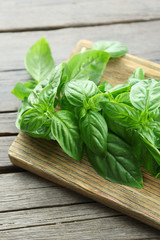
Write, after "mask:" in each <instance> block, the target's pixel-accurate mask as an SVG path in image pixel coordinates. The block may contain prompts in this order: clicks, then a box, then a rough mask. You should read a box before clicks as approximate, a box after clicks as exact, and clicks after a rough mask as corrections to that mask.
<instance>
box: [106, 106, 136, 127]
mask: <svg viewBox="0 0 160 240" xmlns="http://www.w3.org/2000/svg"><path fill="white" fill-rule="evenodd" d="M101 105H102V107H103V110H104V113H105V114H106V115H107V116H109V117H110V118H112V119H119V121H120V123H121V124H122V125H123V126H125V127H137V126H139V123H140V113H139V112H138V111H136V110H135V109H134V108H132V107H130V106H128V105H126V104H124V103H117V102H106V103H101Z"/></svg>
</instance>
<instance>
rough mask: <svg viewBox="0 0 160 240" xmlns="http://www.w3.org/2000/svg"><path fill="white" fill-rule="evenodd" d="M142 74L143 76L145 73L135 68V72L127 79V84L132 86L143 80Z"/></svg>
mask: <svg viewBox="0 0 160 240" xmlns="http://www.w3.org/2000/svg"><path fill="white" fill-rule="evenodd" d="M144 74H145V72H144V70H143V69H142V68H141V67H139V68H136V70H135V71H134V72H133V74H132V75H131V76H130V77H129V78H128V80H127V82H128V83H129V84H131V85H134V84H136V83H137V82H139V81H140V80H145V76H144Z"/></svg>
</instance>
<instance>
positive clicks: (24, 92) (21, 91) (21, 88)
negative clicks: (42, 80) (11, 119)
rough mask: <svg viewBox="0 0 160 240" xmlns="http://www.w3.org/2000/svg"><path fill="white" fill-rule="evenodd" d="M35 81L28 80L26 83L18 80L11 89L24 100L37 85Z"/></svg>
mask: <svg viewBox="0 0 160 240" xmlns="http://www.w3.org/2000/svg"><path fill="white" fill-rule="evenodd" d="M36 84H37V83H36V82H35V81H28V82H26V83H21V82H17V83H16V85H15V87H14V89H13V90H12V91H11V93H13V94H14V95H15V96H16V97H17V98H19V99H20V100H23V99H24V98H25V97H28V96H29V95H30V93H31V92H32V90H33V89H34V88H35V86H36Z"/></svg>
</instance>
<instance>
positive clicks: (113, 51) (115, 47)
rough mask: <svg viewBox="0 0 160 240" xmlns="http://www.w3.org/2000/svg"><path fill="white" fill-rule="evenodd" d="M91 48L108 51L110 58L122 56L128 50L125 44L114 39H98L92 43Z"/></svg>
mask: <svg viewBox="0 0 160 240" xmlns="http://www.w3.org/2000/svg"><path fill="white" fill-rule="evenodd" d="M92 49H96V50H103V51H105V52H107V53H109V54H110V56H111V57H112V58H117V57H122V56H124V55H125V54H126V53H127V52H128V48H127V46H125V45H124V44H123V43H121V42H116V41H98V42H95V43H93V45H92Z"/></svg>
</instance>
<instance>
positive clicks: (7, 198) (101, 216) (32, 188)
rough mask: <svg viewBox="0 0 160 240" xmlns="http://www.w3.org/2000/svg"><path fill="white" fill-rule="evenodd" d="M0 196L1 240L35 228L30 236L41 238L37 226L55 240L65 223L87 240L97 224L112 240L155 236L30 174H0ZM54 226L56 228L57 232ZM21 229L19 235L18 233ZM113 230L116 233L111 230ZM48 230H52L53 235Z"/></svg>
mask: <svg viewBox="0 0 160 240" xmlns="http://www.w3.org/2000/svg"><path fill="white" fill-rule="evenodd" d="M0 195H1V196H3V198H0V236H1V238H2V239H8V240H9V239H10V238H11V236H14V235H15V234H20V237H22V236H23V239H26V237H27V235H28V234H27V232H28V231H33V230H32V229H33V228H34V229H35V230H34V231H33V232H32V233H33V236H37V238H38V239H44V238H43V236H41V234H42V233H40V234H39V231H38V230H39V226H41V228H42V229H44V231H45V229H46V228H49V229H50V230H49V232H48V235H52V234H53V235H52V239H53V236H55V238H54V239H57V238H56V237H58V236H57V235H58V234H60V232H61V231H60V229H59V228H60V226H61V227H62V229H63V228H65V227H66V228H67V229H68V227H67V226H68V225H66V223H69V224H73V225H72V226H73V227H74V228H75V231H76V232H75V233H74V234H75V235H77V236H79V235H78V234H81V235H82V236H83V233H84V237H85V236H86V234H87V232H88V235H87V236H88V238H90V239H91V238H92V239H93V237H92V236H93V235H92V231H91V229H92V225H96V222H97V224H98V228H99V226H100V225H99V224H102V225H103V224H105V225H104V226H105V227H103V228H99V230H98V233H99V234H100V232H101V234H102V235H103V234H104V235H105V234H107V236H110V237H113V238H112V239H117V237H118V236H119V234H118V231H120V234H122V236H123V237H124V236H126V239H128V236H129V235H130V236H131V235H132V234H133V233H134V235H132V236H134V237H135V239H137V238H138V239H145V237H146V236H147V237H148V239H151V237H152V238H153V237H155V236H157V231H155V230H154V229H152V228H150V227H148V226H146V225H145V224H141V223H139V222H135V221H133V220H132V219H131V218H129V217H123V216H121V217H119V218H117V217H118V216H120V213H118V212H116V211H114V210H112V209H110V208H107V207H106V206H103V205H101V204H98V203H93V202H91V200H89V199H87V198H85V197H82V196H80V195H78V194H73V193H72V192H70V191H69V190H67V189H64V188H62V187H57V185H56V184H54V183H52V182H49V181H46V180H44V179H42V178H40V177H38V176H35V175H33V174H31V173H27V172H25V173H16V174H15V173H13V174H3V175H0ZM94 219H95V220H94ZM116 219H118V220H116ZM99 221H100V223H99ZM76 222H77V224H78V225H79V226H81V227H82V226H83V228H84V232H82V231H80V228H81V227H79V228H78V229H77V227H76V225H77V224H76ZM115 222H116V224H115ZM85 224H86V228H85ZM113 224H115V225H114V229H112V227H113ZM45 225H48V226H45ZM49 225H51V227H49ZM124 225H125V227H124ZM56 226H59V228H58V229H57V228H56ZM37 227H38V228H37ZM22 228H23V232H22V233H21V230H22ZM98 228H97V229H98ZM117 228H118V230H117V231H115V229H117ZM11 229H15V230H11ZM20 229H21V230H20ZM51 229H52V230H53V229H54V232H52V231H51ZM76 229H77V230H76ZM120 229H121V230H120ZM4 230H5V231H4ZM10 230H11V231H10ZM81 230H82V229H81ZM19 231H20V233H19ZM67 231H68V230H67ZM79 231H80V232H79ZM78 232H79V233H78ZM98 233H97V234H98ZM61 234H62V236H63V237H64V236H66V239H70V238H67V237H69V235H68V234H69V232H67V235H65V233H64V232H61ZM126 234H127V235H126ZM136 234H137V235H136ZM6 236H8V238H7V237H6ZM62 236H61V235H60V236H59V239H62V238H61V237H62ZM99 236H100V235H99ZM97 237H98V235H97ZM47 238H50V236H47ZM12 239H13V238H12ZM14 239H17V238H14ZM32 239H34V238H32ZM73 239H74V237H73ZM80 239H82V237H81V238H80ZM107 239H108V238H107ZM133 239H134V238H133Z"/></svg>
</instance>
